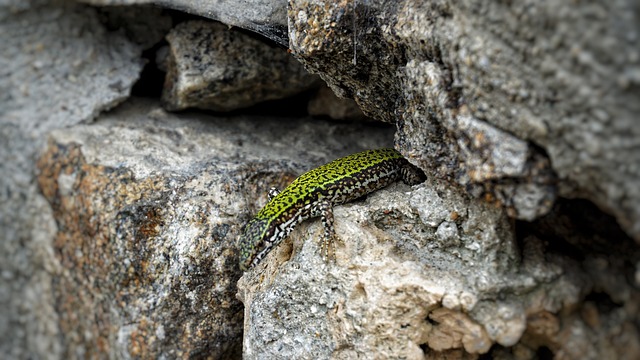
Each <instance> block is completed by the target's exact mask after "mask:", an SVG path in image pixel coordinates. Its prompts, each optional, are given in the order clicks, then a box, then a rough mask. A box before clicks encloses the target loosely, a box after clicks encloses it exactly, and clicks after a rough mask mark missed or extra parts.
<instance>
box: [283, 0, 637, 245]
mask: <svg viewBox="0 0 640 360" xmlns="http://www.w3.org/2000/svg"><path fill="white" fill-rule="evenodd" d="M634 6H635V5H633V2H632V1H622V2H619V3H615V4H614V3H610V2H605V1H598V2H595V3H592V4H589V5H586V4H581V5H576V4H570V3H563V4H558V3H536V4H533V5H531V6H529V5H527V6H525V5H522V4H520V5H506V4H500V5H496V4H490V3H485V2H479V1H465V2H446V1H445V2H419V1H401V2H381V1H350V2H328V1H322V0H296V1H291V4H290V7H289V9H288V16H289V24H290V29H289V38H290V48H291V50H292V52H293V54H294V55H295V56H296V57H297V58H298V59H300V61H302V62H303V63H304V64H305V66H306V67H307V68H308V69H309V70H310V71H311V72H314V73H317V74H318V75H320V76H321V77H322V78H323V79H324V80H325V81H326V82H327V83H328V84H329V86H330V87H331V88H332V89H333V90H334V91H335V92H336V93H338V94H340V95H341V96H344V97H350V98H354V99H355V100H356V102H357V103H358V104H359V105H360V107H361V108H362V110H363V112H364V113H365V114H366V115H367V116H370V117H372V118H374V119H378V120H383V121H387V122H391V123H396V124H397V125H398V130H399V131H398V133H397V135H396V142H397V144H398V145H399V147H400V148H401V150H402V151H403V153H404V154H405V155H407V156H408V157H410V158H411V159H412V161H413V162H414V163H415V164H417V165H419V166H420V167H421V168H423V169H425V170H426V171H428V172H430V173H431V175H433V176H437V177H438V178H441V179H454V180H456V181H457V182H458V183H459V184H461V185H463V186H464V187H465V188H468V190H469V191H470V193H472V194H475V195H476V196H482V197H485V198H487V199H488V200H489V201H492V202H498V203H500V204H502V205H503V206H505V208H506V209H507V210H508V211H509V212H510V215H511V216H513V217H516V218H518V219H525V220H533V219H535V218H538V217H540V216H542V215H544V214H545V213H547V212H548V211H549V209H550V208H551V204H552V203H553V201H554V200H555V198H556V195H557V194H559V195H561V196H564V197H571V198H574V197H580V198H586V199H589V200H591V201H593V202H594V203H596V204H598V206H600V207H601V208H603V209H605V210H606V211H608V212H609V213H611V214H613V215H615V216H616V219H617V220H618V221H619V222H620V223H621V224H622V226H623V227H624V228H625V229H626V231H627V233H628V234H630V235H632V236H633V237H634V238H635V239H636V240H637V241H640V190H639V189H640V186H639V184H638V181H637V179H638V178H640V167H638V166H636V165H635V164H638V163H640V151H639V150H640V143H639V142H638V139H640V126H637V122H636V121H635V118H636V114H637V113H638V111H639V110H640V102H638V101H637V99H638V96H639V94H640V93H639V92H638V86H637V84H638V80H639V79H640V77H638V76H637V74H639V73H640V65H639V63H638V61H637V59H638V54H637V50H636V49H637V39H636V38H635V35H634V34H636V33H638V31H639V30H640V29H639V28H638V24H639V23H640V22H638V21H637V20H638V19H636V12H635V11H634V10H633V9H634V8H635V7H634ZM611 23H615V24H616V26H615V27H612V26H610V24H611ZM469 125H472V127H471V128H470V127H469ZM470 130H471V132H470ZM516 144H518V145H517V150H516V148H514V147H513V146H515V145H516ZM512 151H517V153H515V154H514V153H512ZM512 155H516V157H514V158H513V159H510V158H511V156H512ZM507 158H508V159H510V160H509V161H510V162H511V161H516V160H517V161H518V163H509V164H507V163H505V162H504V160H505V159H507ZM504 166H508V167H507V168H505V167H504ZM483 169H484V170H483ZM487 171H488V172H487ZM487 175H488V177H487ZM556 176H557V181H556V179H555V178H556ZM556 184H557V186H556Z"/></svg>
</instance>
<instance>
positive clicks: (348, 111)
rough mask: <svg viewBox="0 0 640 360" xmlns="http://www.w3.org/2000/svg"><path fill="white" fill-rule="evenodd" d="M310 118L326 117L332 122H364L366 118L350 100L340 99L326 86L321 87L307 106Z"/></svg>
mask: <svg viewBox="0 0 640 360" xmlns="http://www.w3.org/2000/svg"><path fill="white" fill-rule="evenodd" d="M307 111H308V112H309V115H311V116H328V117H330V118H332V119H334V120H364V119H366V117H365V116H364V114H363V113H362V111H361V110H360V108H359V107H358V104H356V102H355V101H353V100H352V99H341V98H339V97H337V96H336V95H335V94H334V93H333V91H331V89H330V88H329V87H327V86H322V87H320V88H319V89H318V92H317V93H316V94H315V95H314V96H313V97H312V98H311V100H310V101H309V104H308V106H307Z"/></svg>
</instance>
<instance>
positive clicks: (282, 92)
mask: <svg viewBox="0 0 640 360" xmlns="http://www.w3.org/2000/svg"><path fill="white" fill-rule="evenodd" d="M167 40H168V41H169V45H170V50H169V56H168V61H167V77H166V79H165V85H164V89H163V94H162V99H163V102H164V106H165V107H166V108H167V109H169V110H182V109H186V108H188V107H197V108H201V109H210V110H216V111H231V110H236V109H239V108H245V107H249V106H251V105H255V104H257V103H260V102H263V101H266V100H274V99H281V98H285V97H289V96H292V95H295V94H297V93H300V92H302V91H304V90H308V89H310V88H312V87H314V86H317V85H319V79H318V77H317V76H315V75H311V74H309V73H308V72H307V71H306V70H305V69H304V68H303V67H302V65H300V63H299V62H297V61H296V60H295V59H294V58H293V57H292V56H290V55H289V54H288V53H287V52H286V50H284V49H282V48H280V47H273V46H271V45H269V44H267V43H265V42H263V41H261V40H259V39H256V38H253V37H251V36H249V35H247V34H243V33H241V32H238V31H235V30H233V29H229V28H228V27H227V26H225V25H222V24H218V23H214V22H206V21H197V20H196V21H188V22H185V23H182V24H179V25H178V26H176V27H175V28H174V29H173V30H172V31H171V32H170V33H169V35H168V36H167Z"/></svg>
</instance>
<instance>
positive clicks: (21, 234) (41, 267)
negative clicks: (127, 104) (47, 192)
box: [0, 0, 142, 359]
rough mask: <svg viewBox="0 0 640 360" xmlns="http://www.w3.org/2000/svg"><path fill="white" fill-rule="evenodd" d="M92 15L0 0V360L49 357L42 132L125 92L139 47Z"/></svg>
mask: <svg viewBox="0 0 640 360" xmlns="http://www.w3.org/2000/svg"><path fill="white" fill-rule="evenodd" d="M98 18H99V17H98V15H97V14H96V12H95V10H93V9H89V8H87V7H85V6H76V5H74V4H69V3H68V2H57V1H22V0H21V1H2V2H0V43H2V51H0V174H2V176H0V229H2V230H1V231H0V354H2V356H3V357H6V358H8V359H47V358H54V359H55V358H58V357H59V356H60V354H61V351H62V347H63V344H62V343H61V342H60V338H59V336H60V328H59V327H58V326H57V314H56V312H55V309H54V308H53V305H54V303H53V295H52V281H54V279H55V276H56V275H57V274H58V269H59V267H58V265H57V262H56V261H55V260H54V257H53V251H52V248H51V241H52V238H53V236H54V234H55V230H56V224H55V222H54V220H53V217H52V214H51V208H50V206H49V205H48V204H47V203H46V201H45V200H44V198H43V197H42V195H40V194H39V192H38V190H37V184H36V182H35V165H34V163H35V157H36V152H37V150H38V148H39V147H40V146H42V145H43V144H44V137H45V134H47V133H48V132H49V131H51V130H52V129H56V128H60V127H65V126H70V125H73V124H77V123H80V122H88V121H91V120H92V119H93V118H94V117H95V116H96V115H97V114H98V113H99V112H100V111H102V110H105V109H109V108H111V107H112V106H115V105H116V104H117V103H119V102H121V101H122V100H123V99H124V98H126V97H127V96H128V93H129V89H130V88H131V86H132V85H133V83H134V82H135V80H136V79H137V77H138V74H139V72H140V69H141V67H142V63H141V61H140V60H139V55H140V51H141V50H140V48H139V47H138V46H137V45H134V44H132V43H130V42H129V41H128V40H127V39H126V38H125V37H124V36H123V35H122V34H121V33H112V32H108V31H106V30H105V29H104V27H103V26H102V25H101V24H100V22H99V20H98Z"/></svg>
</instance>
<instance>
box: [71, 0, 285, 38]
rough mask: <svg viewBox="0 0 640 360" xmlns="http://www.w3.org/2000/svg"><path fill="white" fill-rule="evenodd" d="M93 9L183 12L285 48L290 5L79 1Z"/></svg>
mask: <svg viewBox="0 0 640 360" xmlns="http://www.w3.org/2000/svg"><path fill="white" fill-rule="evenodd" d="M79 1H82V2H84V3H87V4H92V5H100V6H107V5H141V4H153V5H157V6H163V7H167V8H171V9H176V10H180V11H184V12H187V13H190V14H195V15H199V16H203V17H205V18H209V19H213V20H218V21H220V22H222V23H225V24H229V25H233V26H237V27H241V28H243V29H248V30H252V31H255V32H257V33H259V34H261V35H263V36H265V37H267V38H269V39H271V40H272V41H275V42H276V43H278V44H280V45H281V46H283V47H286V46H287V44H288V42H289V40H288V39H287V2H286V1H285V0H249V1H225V0H209V1H190V0H79Z"/></svg>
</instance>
